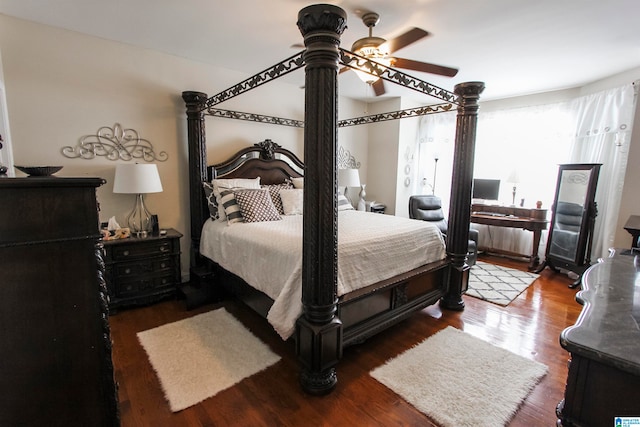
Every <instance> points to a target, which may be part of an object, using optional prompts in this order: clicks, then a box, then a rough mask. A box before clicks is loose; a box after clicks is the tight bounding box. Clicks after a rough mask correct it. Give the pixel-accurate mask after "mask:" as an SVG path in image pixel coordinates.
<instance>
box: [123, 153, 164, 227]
mask: <svg viewBox="0 0 640 427" xmlns="http://www.w3.org/2000/svg"><path fill="white" fill-rule="evenodd" d="M161 191H162V183H161V182H160V175H159V174H158V167H157V166H156V165H155V164H141V163H134V164H120V165H118V166H116V174H115V178H114V180H113V192H114V193H123V194H135V195H136V200H135V203H134V205H133V210H132V211H131V213H129V215H128V216H127V225H128V226H129V228H130V229H131V233H132V234H134V235H135V236H136V237H147V235H148V234H149V233H150V232H151V228H152V222H151V214H150V213H149V211H148V210H147V207H146V206H145V204H144V195H145V194H147V193H160V192H161Z"/></svg>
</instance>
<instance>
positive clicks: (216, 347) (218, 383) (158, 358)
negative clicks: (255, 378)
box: [138, 308, 280, 412]
mask: <svg viewBox="0 0 640 427" xmlns="http://www.w3.org/2000/svg"><path fill="white" fill-rule="evenodd" d="M138 340H139V341H140V343H141V344H142V346H143V347H144V349H145V351H146V352H147V355H148V357H149V361H150V362H151V365H152V366H153V368H154V369H155V371H156V373H157V374H158V378H159V379H160V383H161V385H162V389H163V390H164V393H165V397H166V398H167V401H168V402H169V406H170V407H171V410H172V411H173V412H177V411H180V410H182V409H185V408H188V407H189V406H192V405H195V404H196V403H198V402H201V401H203V400H204V399H206V398H208V397H211V396H214V395H215V394H217V393H219V392H220V391H222V390H225V389H227V388H229V387H231V386H233V385H234V384H236V383H239V382H240V381H241V380H243V379H244V378H246V377H248V376H250V375H253V374H255V373H257V372H259V371H262V370H264V369H266V368H267V367H269V366H271V365H273V364H274V363H276V362H277V361H279V360H280V356H278V355H277V354H275V353H273V352H272V351H271V350H270V349H269V347H267V346H266V345H265V344H264V343H263V342H262V341H260V340H259V339H258V338H256V337H255V336H254V335H253V334H252V333H251V332H250V331H249V330H247V329H246V328H245V327H244V326H243V325H242V323H240V322H239V321H238V320H237V319H236V318H234V317H233V316H232V315H231V314H229V313H227V311H226V310H225V309H223V308H221V309H218V310H214V311H210V312H208V313H204V314H200V315H197V316H194V317H190V318H188V319H184V320H180V321H178V322H174V323H169V324H167V325H163V326H159V327H157V328H154V329H149V330H147V331H144V332H139V333H138Z"/></svg>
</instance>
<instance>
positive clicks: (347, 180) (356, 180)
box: [338, 169, 360, 187]
mask: <svg viewBox="0 0 640 427" xmlns="http://www.w3.org/2000/svg"><path fill="white" fill-rule="evenodd" d="M338 185H339V186H341V187H360V175H359V174H358V169H338Z"/></svg>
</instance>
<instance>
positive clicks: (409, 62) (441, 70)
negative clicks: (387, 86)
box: [392, 58, 458, 77]
mask: <svg viewBox="0 0 640 427" xmlns="http://www.w3.org/2000/svg"><path fill="white" fill-rule="evenodd" d="M392 67H396V68H405V69H407V70H414V71H422V72H424V73H431V74H438V75H441V76H446V77H453V76H455V75H456V74H458V69H457V68H451V67H445V66H444V65H436V64H430V63H428V62H420V61H414V60H413V59H406V58H393V61H392Z"/></svg>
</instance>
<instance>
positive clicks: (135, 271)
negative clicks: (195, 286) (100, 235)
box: [104, 228, 182, 310]
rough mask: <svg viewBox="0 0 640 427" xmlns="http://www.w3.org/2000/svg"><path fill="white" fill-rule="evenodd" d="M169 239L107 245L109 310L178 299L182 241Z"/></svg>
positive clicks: (173, 234) (170, 235)
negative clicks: (169, 298)
mask: <svg viewBox="0 0 640 427" xmlns="http://www.w3.org/2000/svg"><path fill="white" fill-rule="evenodd" d="M181 237H182V234H181V233H179V232H178V231H176V230H174V229H171V228H170V229H168V230H167V234H166V235H153V236H148V237H144V238H137V237H129V238H127V239H118V240H106V241H104V252H105V253H104V263H105V275H106V277H105V279H106V282H107V290H108V293H109V299H110V300H109V309H111V310H114V309H117V308H119V307H125V306H132V305H142V304H149V303H152V302H156V301H159V300H161V299H163V298H165V297H168V296H175V295H176V293H177V290H178V287H179V286H180V282H181V277H180V276H181V273H180V238H181Z"/></svg>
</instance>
